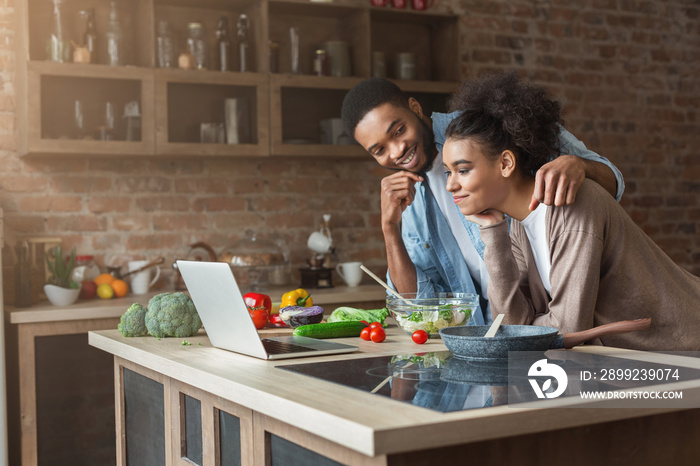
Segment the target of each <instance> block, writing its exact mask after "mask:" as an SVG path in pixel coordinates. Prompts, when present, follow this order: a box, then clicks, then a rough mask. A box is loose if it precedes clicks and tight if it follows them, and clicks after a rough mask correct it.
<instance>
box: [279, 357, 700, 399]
mask: <svg viewBox="0 0 700 466" xmlns="http://www.w3.org/2000/svg"><path fill="white" fill-rule="evenodd" d="M543 359H544V360H545V365H546V367H545V369H547V368H549V369H551V370H552V371H553V372H552V373H553V374H554V373H559V374H563V373H565V374H566V378H567V381H568V384H565V385H564V387H565V390H562V393H561V394H560V395H556V396H557V397H579V398H580V397H581V395H580V393H581V391H582V389H584V388H585V389H586V390H588V391H597V392H612V391H617V392H618V393H619V391H620V390H625V389H627V390H630V389H633V388H636V387H653V386H654V385H659V384H669V383H671V384H673V383H674V382H683V381H688V380H700V370H697V369H690V368H685V367H679V366H674V365H669V364H660V363H649V362H641V361H635V360H628V359H621V358H615V357H610V356H603V355H598V354H590V353H583V352H575V351H567V350H550V351H547V352H546V353H533V352H528V353H523V354H522V355H521V357H520V358H512V359H511V360H510V366H509V363H508V362H496V363H493V362H483V361H473V360H464V359H458V358H455V357H453V355H452V353H451V352H449V351H439V352H429V353H406V354H396V355H393V356H380V357H368V358H362V359H346V360H339V361H328V362H315V363H314V362H311V363H300V364H293V365H285V366H277V367H278V368H279V369H282V370H286V371H292V372H296V373H299V374H303V375H306V376H310V377H315V378H318V379H322V380H326V381H329V382H333V383H337V384H340V385H344V386H347V387H352V388H354V389H357V390H362V391H364V392H369V393H372V394H376V395H379V396H383V397H387V398H391V399H394V400H397V401H401V402H405V403H411V404H413V405H415V406H420V407H423V408H427V409H432V410H435V411H439V412H452V411H464V410H471V409H484V408H489V407H491V406H497V405H505V404H510V405H513V404H518V403H524V402H531V401H538V397H537V393H536V390H537V389H536V388H535V386H534V384H533V382H532V380H538V379H539V380H538V382H537V385H538V387H540V392H541V394H542V395H543V396H544V398H545V399H546V398H547V397H551V395H552V394H556V389H557V388H558V386H560V385H559V381H558V379H557V380H556V382H557V383H556V384H553V383H552V381H550V382H547V381H546V380H542V378H541V377H538V376H541V375H543V374H538V373H537V372H536V371H537V370H540V369H541V367H540V369H538V367H539V366H533V365H534V364H535V363H537V362H538V361H539V362H540V366H542V362H541V361H542V360H543ZM553 367H557V368H560V369H552V368H553ZM533 371H534V372H533ZM635 374H636V376H635ZM674 375H675V376H674ZM642 376H643V377H644V380H641V377H642ZM647 401H648V400H647ZM695 401H696V402H697V401H698V400H695ZM699 406H700V404H699Z"/></svg>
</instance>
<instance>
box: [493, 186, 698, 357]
mask: <svg viewBox="0 0 700 466" xmlns="http://www.w3.org/2000/svg"><path fill="white" fill-rule="evenodd" d="M546 231H547V242H548V244H549V254H550V261H551V265H552V268H551V271H550V276H549V277H550V282H551V284H552V287H551V298H550V297H549V296H548V294H547V292H546V290H545V289H544V286H543V284H542V280H541V279H540V276H539V273H538V271H537V267H536V265H535V260H534V257H533V255H532V250H531V248H530V243H529V241H528V239H527V235H526V234H525V230H524V228H523V227H522V225H521V224H520V222H518V221H516V220H513V221H512V223H511V231H510V238H509V235H508V231H507V224H506V222H505V221H503V222H500V223H498V224H495V225H491V226H488V227H483V228H481V238H482V240H483V241H484V244H485V245H486V249H485V251H484V260H485V261H486V268H487V270H488V272H489V275H490V282H489V286H488V295H489V301H490V303H491V311H492V313H493V315H494V316H495V315H498V314H501V313H505V314H506V317H505V319H504V322H503V323H505V324H534V325H543V326H550V327H556V328H558V329H559V331H560V333H566V332H575V331H578V330H585V329H588V328H591V327H594V326H597V325H602V324H607V323H610V322H615V321H619V320H628V319H639V318H643V317H651V318H652V325H651V329H649V330H646V331H640V332H634V333H627V334H621V335H613V336H609V337H604V338H602V343H603V344H604V345H608V346H616V347H621V348H633V349H640V350H666V351H697V350H700V277H696V276H694V275H692V274H690V273H689V272H687V271H686V270H684V269H682V268H680V267H679V266H677V265H676V264H675V263H674V262H673V261H672V260H671V259H670V258H669V257H668V256H667V255H666V254H665V253H664V252H663V251H662V250H661V249H660V248H659V247H658V246H657V245H656V244H655V243H654V242H653V241H652V240H651V238H649V237H648V236H647V235H646V234H645V233H644V232H643V231H642V230H641V229H640V228H639V227H638V226H637V225H636V224H635V223H634V222H633V221H632V219H631V218H630V217H629V215H627V213H626V212H625V211H624V209H623V208H622V207H620V205H619V204H618V203H617V202H615V200H614V199H613V198H612V197H611V196H610V194H608V193H607V192H606V191H605V190H604V189H603V188H601V187H600V186H599V185H598V184H596V183H595V182H593V181H590V180H586V181H584V183H583V184H582V185H581V188H580V189H579V191H578V193H577V195H576V202H575V203H574V204H573V205H570V206H564V207H548V208H547V216H546Z"/></svg>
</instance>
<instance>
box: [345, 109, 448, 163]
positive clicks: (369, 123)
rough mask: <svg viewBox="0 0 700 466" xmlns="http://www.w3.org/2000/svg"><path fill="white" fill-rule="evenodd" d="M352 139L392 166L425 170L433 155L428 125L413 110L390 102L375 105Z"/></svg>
mask: <svg viewBox="0 0 700 466" xmlns="http://www.w3.org/2000/svg"><path fill="white" fill-rule="evenodd" d="M355 140H356V141H357V142H359V143H360V144H361V145H362V147H364V148H365V150H367V152H369V153H370V154H371V155H372V156H373V157H374V158H375V159H376V160H377V162H379V165H381V166H383V167H386V168H389V169H391V170H407V171H410V172H414V173H424V172H425V171H427V170H429V169H430V166H431V165H432V163H433V160H434V159H435V154H436V150H435V143H434V136H433V131H432V130H431V129H430V127H429V126H428V125H427V124H426V123H425V122H424V121H423V120H421V119H420V117H419V116H418V114H416V113H415V112H413V111H411V110H410V109H408V108H405V107H397V106H396V105H393V104H391V103H385V104H382V105H379V106H377V107H375V108H374V109H373V110H371V111H370V112H368V113H367V115H365V117H364V118H363V119H362V120H360V122H359V123H358V125H357V127H356V128H355Z"/></svg>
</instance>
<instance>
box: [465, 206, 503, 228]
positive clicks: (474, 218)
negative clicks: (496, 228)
mask: <svg viewBox="0 0 700 466" xmlns="http://www.w3.org/2000/svg"><path fill="white" fill-rule="evenodd" d="M504 218H506V216H505V214H503V212H499V211H497V210H494V209H487V210H485V211H483V212H481V213H479V214H474V215H467V220H469V221H470V222H473V223H476V224H477V225H479V226H481V227H485V226H488V225H495V224H496V223H498V222H502V221H503V219H504Z"/></svg>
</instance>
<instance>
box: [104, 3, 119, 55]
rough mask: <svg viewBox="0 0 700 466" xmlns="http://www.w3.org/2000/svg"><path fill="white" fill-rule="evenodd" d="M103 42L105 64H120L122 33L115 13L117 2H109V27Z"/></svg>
mask: <svg viewBox="0 0 700 466" xmlns="http://www.w3.org/2000/svg"><path fill="white" fill-rule="evenodd" d="M105 39H106V40H105V42H106V43H107V53H106V55H105V57H106V64H107V65H111V66H121V65H123V64H124V47H123V45H124V33H123V32H122V26H121V24H119V15H118V14H117V2H111V10H110V12H109V27H108V28H107V32H106V33H105Z"/></svg>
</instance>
